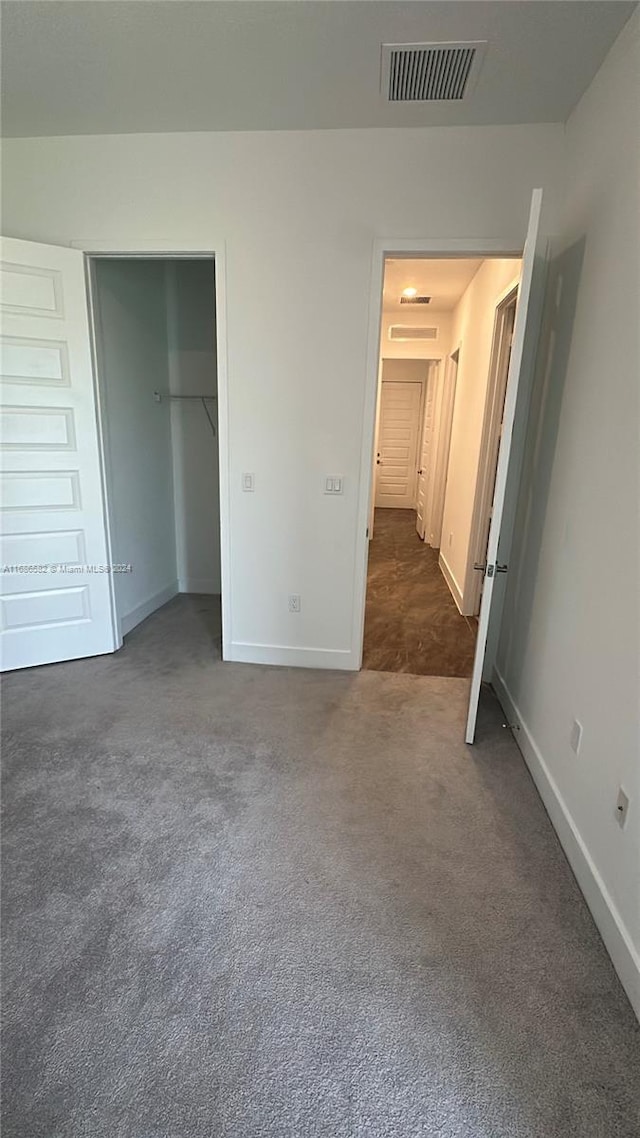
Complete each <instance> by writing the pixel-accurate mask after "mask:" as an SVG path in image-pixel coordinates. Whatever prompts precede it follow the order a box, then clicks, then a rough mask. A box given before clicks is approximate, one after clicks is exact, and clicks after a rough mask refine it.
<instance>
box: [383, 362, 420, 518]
mask: <svg viewBox="0 0 640 1138" xmlns="http://www.w3.org/2000/svg"><path fill="white" fill-rule="evenodd" d="M421 403H422V384H421V383H418V382H414V383H411V382H409V383H392V382H391V381H388V382H386V383H385V382H383V384H382V396H381V400H380V427H379V431H378V452H377V457H376V464H377V465H376V470H377V479H376V506H394V507H396V508H399V509H407V510H414V509H415V507H416V478H417V466H418V463H417V459H418V436H419V432H420V406H421Z"/></svg>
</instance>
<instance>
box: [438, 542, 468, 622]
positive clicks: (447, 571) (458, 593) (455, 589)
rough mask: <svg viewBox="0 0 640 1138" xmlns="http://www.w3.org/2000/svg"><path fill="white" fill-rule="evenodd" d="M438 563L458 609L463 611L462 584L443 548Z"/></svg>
mask: <svg viewBox="0 0 640 1138" xmlns="http://www.w3.org/2000/svg"><path fill="white" fill-rule="evenodd" d="M438 565H439V566H440V569H441V570H442V576H443V577H444V579H445V581H446V582H447V585H448V586H449V592H450V593H451V596H452V597H453V599H454V601H455V602H456V605H457V606H458V610H459V611H460V612H461V613H462V589H461V588H460V586H459V584H458V582H457V581H456V579H455V577H454V575H453V573H452V572H451V567H450V566H449V564H448V563H447V559H446V557H445V555H444V553H443V552H442V550H440V556H439V557H438ZM462 615H463V616H464V613H462Z"/></svg>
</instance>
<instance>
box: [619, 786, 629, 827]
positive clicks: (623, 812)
mask: <svg viewBox="0 0 640 1138" xmlns="http://www.w3.org/2000/svg"><path fill="white" fill-rule="evenodd" d="M628 810H629V795H628V794H626V793H625V791H624V790H623V789H622V787H621V786H620V787H618V797H617V799H616V818H617V819H618V825H619V827H620V829H622V828H623V826H624V824H625V822H626V820H627V813H628Z"/></svg>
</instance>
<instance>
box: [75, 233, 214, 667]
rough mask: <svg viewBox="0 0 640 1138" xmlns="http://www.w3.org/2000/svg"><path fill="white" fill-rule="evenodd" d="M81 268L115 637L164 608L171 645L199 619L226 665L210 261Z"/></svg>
mask: <svg viewBox="0 0 640 1138" xmlns="http://www.w3.org/2000/svg"><path fill="white" fill-rule="evenodd" d="M88 266H89V292H90V301H91V303H90V308H91V315H92V320H93V333H94V350H95V370H96V375H97V388H98V402H99V417H100V426H101V434H102V452H103V477H104V485H105V496H106V501H107V514H108V529H109V543H110V556H111V565H112V581H113V602H114V608H115V624H116V635H117V636H118V637H119V639H120V644H122V642H123V641H124V643H125V644H126V638H127V637H128V636H129V635H130V634H131V633H133V631H134V629H137V628H138V626H140V625H141V624H142V622H143V621H144V620H146V618H147V617H149V616H150V615H151V614H152V613H154V612H156V610H157V609H160V608H162V607H163V606H167V608H166V618H165V620H164V625H163V626H162V627H163V628H164V634H163V635H164V637H165V640H166V643H167V647H168V648H170V647H172V646H173V645H175V644H176V642H177V641H179V637H180V629H181V628H182V627H184V625H185V621H187V622H191V623H192V622H194V621H196V622H198V623H199V624H200V625H201V626H204V627H206V630H207V633H208V636H207V643H208V644H209V645H210V647H211V651H212V652H213V654H214V655H215V656H217V657H218V658H221V656H222V633H221V595H222V585H221V557H220V546H221V543H220V474H219V429H218V420H219V416H218V376H217V370H218V369H217V342H216V282H215V263H214V259H213V257H212V256H206V257H205V256H202V257H198V256H191V257H187V256H180V257H177V256H176V257H166V258H165V257H161V256H148V257H145V256H127V255H122V256H121V255H117V256H113V255H98V254H96V255H91V256H89V257H88ZM150 627H151V626H150ZM159 627H160V626H158V624H157V622H156V623H154V626H153V628H154V635H157V631H158V628H159Z"/></svg>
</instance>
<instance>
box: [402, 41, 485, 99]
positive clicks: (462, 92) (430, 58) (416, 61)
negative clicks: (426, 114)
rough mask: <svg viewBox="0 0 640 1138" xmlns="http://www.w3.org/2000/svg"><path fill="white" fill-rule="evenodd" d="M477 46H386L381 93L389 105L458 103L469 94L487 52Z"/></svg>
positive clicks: (434, 44)
mask: <svg viewBox="0 0 640 1138" xmlns="http://www.w3.org/2000/svg"><path fill="white" fill-rule="evenodd" d="M486 47H487V45H486V43H485V42H477V43H385V44H383V45H382V94H383V95H384V96H385V98H386V99H387V100H388V101H389V102H390V103H431V102H458V101H459V100H460V99H464V98H465V96H466V95H469V93H470V91H471V90H472V89H473V87H474V86H475V83H476V80H477V78H478V71H479V70H480V64H481V62H482V59H483V57H484V53H485V51H486Z"/></svg>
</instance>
